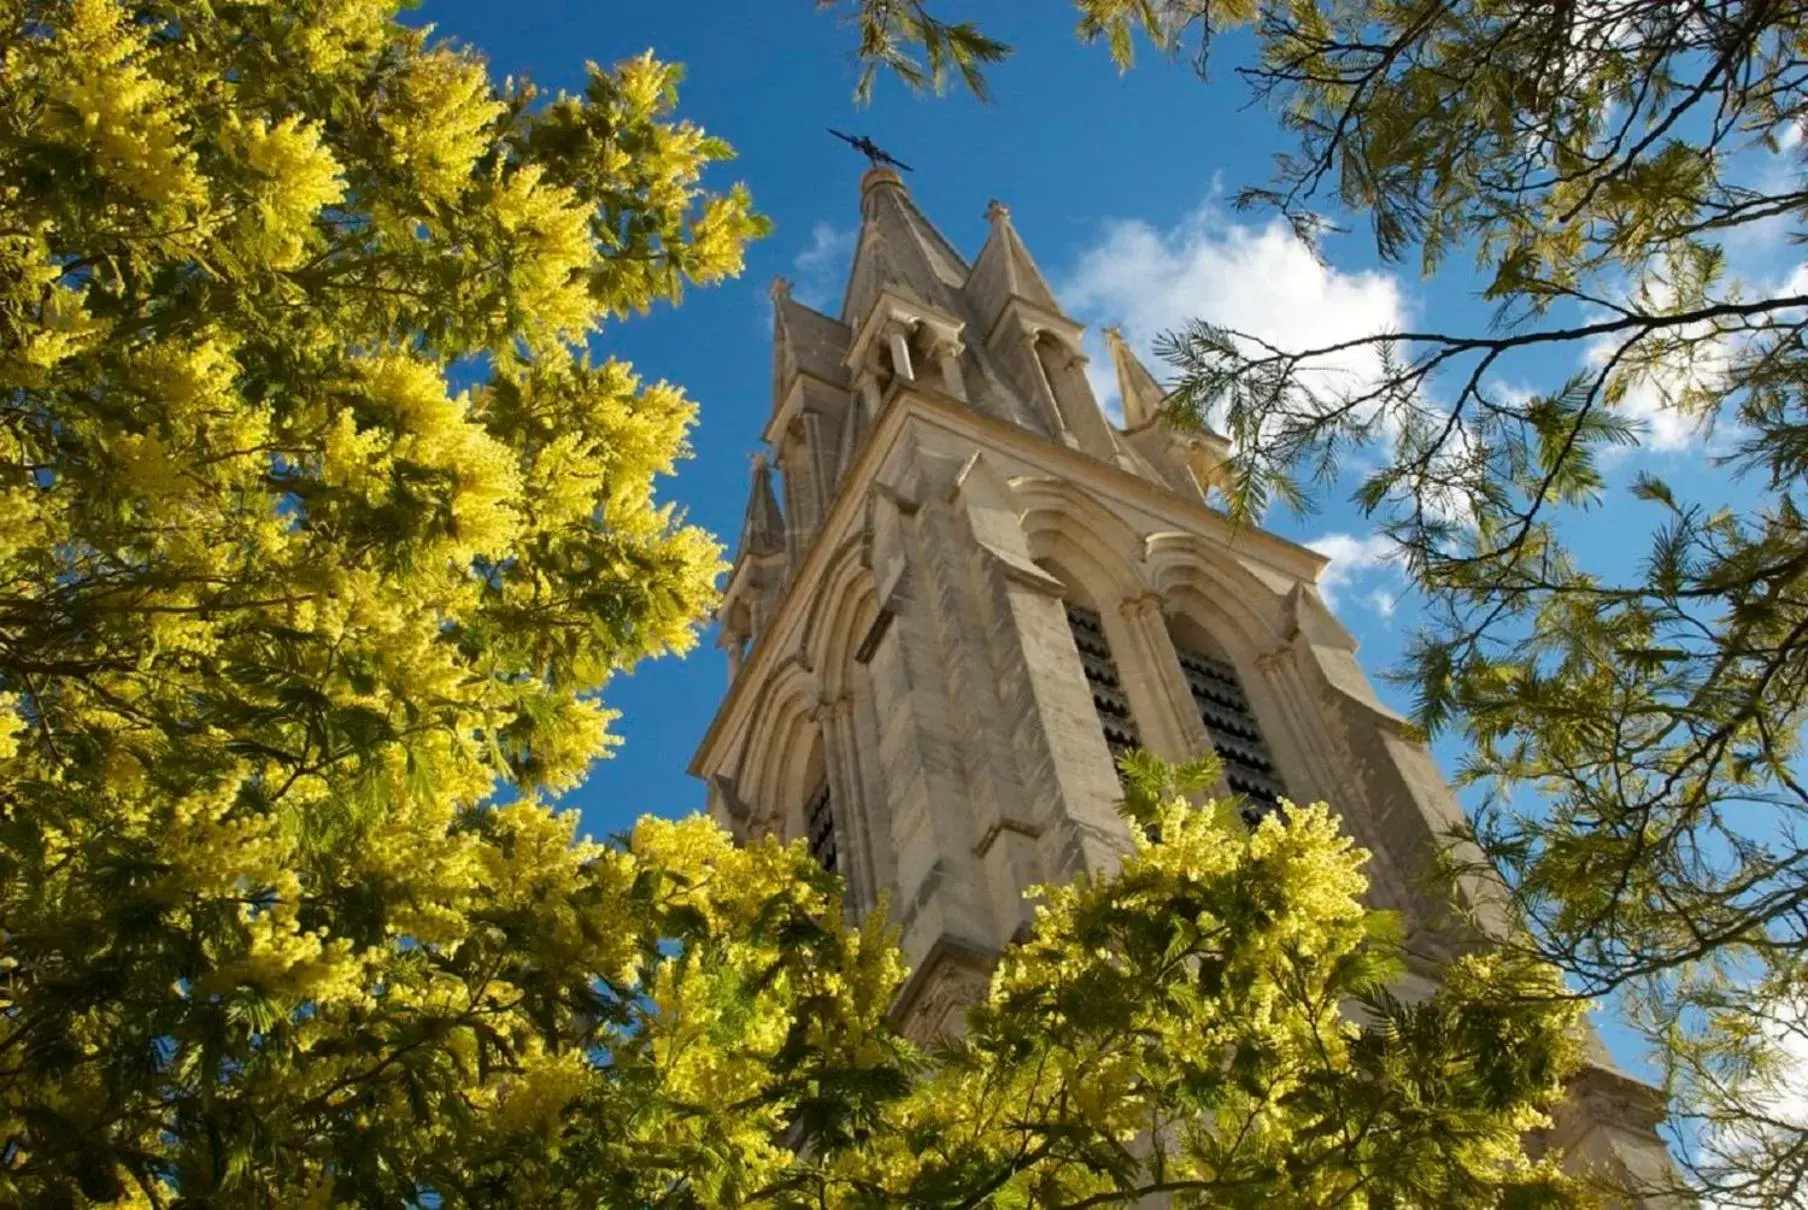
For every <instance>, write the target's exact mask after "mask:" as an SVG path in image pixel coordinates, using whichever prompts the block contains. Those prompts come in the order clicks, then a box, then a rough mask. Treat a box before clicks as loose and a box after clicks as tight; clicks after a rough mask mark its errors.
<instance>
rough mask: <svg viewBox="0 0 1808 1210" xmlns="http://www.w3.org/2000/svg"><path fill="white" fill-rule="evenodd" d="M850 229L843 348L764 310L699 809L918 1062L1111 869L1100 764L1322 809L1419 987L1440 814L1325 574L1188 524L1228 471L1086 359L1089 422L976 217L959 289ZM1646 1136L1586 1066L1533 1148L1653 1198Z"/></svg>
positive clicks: (1062, 321)
mask: <svg viewBox="0 0 1808 1210" xmlns="http://www.w3.org/2000/svg"><path fill="white" fill-rule="evenodd" d="M860 208H861V216H862V224H861V229H860V237H859V242H858V245H857V247H856V250H855V253H854V261H853V267H852V271H851V273H850V275H849V280H848V283H847V289H846V293H845V296H844V297H843V300H842V306H841V314H840V317H839V318H833V317H830V316H828V315H824V314H821V313H820V312H817V311H814V310H812V309H810V308H808V307H806V306H803V305H802V304H801V303H799V302H798V301H796V300H795V299H793V298H791V297H790V296H789V294H788V291H787V289H786V287H785V285H784V283H783V282H782V281H780V282H779V283H777V284H776V285H775V288H774V297H773V312H774V334H773V355H772V400H773V406H772V413H771V418H770V419H769V420H768V421H767V422H766V427H765V432H764V434H763V438H764V442H765V444H766V446H767V447H768V449H769V450H770V456H769V457H768V456H767V455H765V454H762V455H761V456H760V457H759V458H758V459H757V460H756V462H755V464H754V469H753V484H752V490H751V493H750V495H749V499H748V503H747V514H746V520H745V523H744V526H743V529H742V533H741V538H740V545H739V549H738V551H737V552H736V555H735V561H734V570H733V573H732V575H731V576H730V578H729V581H728V585H727V588H726V591H725V594H724V597H723V600H722V604H721V609H720V614H719V619H720V627H721V642H722V644H723V645H724V646H725V647H726V648H727V652H728V662H729V668H730V677H731V681H730V685H729V689H728V693H727V696H726V697H725V698H724V700H723V702H722V704H721V706H720V708H719V710H718V711H717V713H716V716H715V719H714V721H713V722H712V723H711V725H710V729H709V732H708V734H707V735H706V737H705V738H704V740H703V743H702V745H701V747H700V748H699V749H698V751H697V754H696V756H695V758H694V760H693V762H692V765H691V771H692V773H694V774H696V775H697V776H700V777H702V778H704V779H705V781H706V782H707V783H708V786H709V794H710V805H711V810H712V811H713V812H714V813H715V814H716V816H717V817H718V818H719V819H721V820H722V821H723V822H724V823H725V824H727V825H728V826H730V827H731V828H733V829H734V830H735V831H736V832H737V833H738V834H740V835H742V836H743V837H746V836H755V835H762V834H765V833H770V832H776V833H778V834H779V835H780V836H782V837H785V838H787V839H789V838H794V837H799V836H801V837H805V838H807V839H808V842H809V845H810V847H811V850H812V851H813V852H814V853H815V854H816V855H817V857H818V859H819V860H821V861H822V862H823V863H824V864H825V865H828V866H830V867H831V868H833V869H835V870H836V871H838V872H839V873H841V874H842V875H844V876H845V878H846V880H847V884H848V891H849V894H848V903H849V909H850V911H852V912H854V913H856V914H859V913H865V912H867V911H869V910H871V909H872V908H873V907H874V906H875V905H876V904H877V903H878V902H879V900H880V898H881V896H884V897H885V898H886V899H887V900H888V901H889V904H890V908H889V911H890V913H891V916H892V918H893V919H894V920H895V921H896V923H897V925H898V926H899V928H900V929H901V934H902V944H903V947H904V951H905V956H906V959H907V961H908V963H909V966H910V969H911V971H912V974H911V976H910V979H909V981H908V982H907V984H906V986H905V988H904V990H903V993H902V995H901V997H900V1001H899V1004H898V1006H897V1009H896V1013H897V1019H898V1020H899V1022H900V1024H901V1026H902V1027H903V1028H904V1029H905V1030H906V1032H908V1033H910V1034H911V1035H913V1036H916V1037H918V1038H927V1037H931V1036H933V1035H935V1034H937V1033H938V1032H940V1031H943V1030H946V1029H950V1028H958V1024H959V1011H960V1009H961V1007H962V1006H963V1005H964V1004H965V1003H967V1002H968V1001H970V1000H971V999H972V998H973V997H975V996H976V995H977V994H978V993H979V991H980V990H981V989H982V988H983V986H984V981H985V979H986V978H987V975H988V972H989V970H990V967H991V964H992V962H993V959H994V956H995V955H996V954H997V953H998V952H999V950H1000V949H1001V948H1002V947H1003V946H1005V945H1006V944H1008V943H1009V942H1010V941H1011V940H1012V939H1013V938H1014V937H1015V936H1017V935H1018V934H1019V933H1020V931H1021V930H1023V929H1024V928H1026V927H1027V925H1028V923H1029V921H1030V919H1031V916H1030V905H1029V904H1028V903H1026V901H1025V899H1024V889H1025V888H1026V887H1029V886H1032V885H1035V884H1037V883H1044V882H1050V881H1059V880H1065V879H1068V878H1070V877H1072V876H1073V875H1075V874H1077V873H1079V872H1081V871H1086V870H1097V869H1101V868H1108V867H1109V866H1110V865H1111V864H1112V862H1113V861H1114V859H1115V857H1116V855H1117V854H1119V853H1121V852H1122V851H1123V850H1124V848H1125V847H1126V846H1127V844H1128V837H1127V833H1126V830H1125V824H1124V822H1123V821H1122V819H1121V818H1120V817H1119V815H1118V814H1117V811H1116V809H1115V806H1114V804H1115V802H1116V800H1117V798H1118V797H1119V787H1118V781H1117V777H1116V772H1115V769H1114V766H1113V763H1112V758H1113V754H1114V753H1115V752H1118V751H1122V750H1124V749H1127V748H1131V747H1139V746H1140V747H1144V748H1147V749H1149V750H1150V751H1152V752H1154V753H1156V754H1157V755H1159V756H1162V757H1165V758H1167V759H1170V760H1179V759H1184V758H1187V757H1189V756H1194V755H1197V754H1199V753H1201V752H1204V751H1206V750H1207V749H1208V748H1215V749H1216V750H1217V752H1218V753H1219V755H1220V756H1221V757H1222V758H1223V765H1224V775H1225V780H1226V782H1227V783H1228V785H1227V787H1226V788H1227V789H1228V790H1232V791H1236V792H1238V793H1241V794H1243V795H1244V796H1245V798H1246V800H1247V801H1248V803H1249V804H1250V809H1251V810H1252V811H1260V810H1262V809H1265V808H1266V807H1267V806H1268V805H1270V804H1272V803H1273V801H1274V800H1275V799H1276V798H1277V797H1278V796H1280V795H1282V794H1285V795H1287V796H1288V797H1289V798H1292V799H1294V800H1297V801H1301V802H1309V801H1316V800H1320V799H1323V800H1325V801H1327V802H1329V803H1331V804H1333V805H1334V806H1335V807H1336V808H1337V809H1338V810H1339V811H1340V812H1341V814H1342V816H1343V819H1344V823H1345V827H1346V829H1347V830H1348V831H1349V832H1350V833H1351V834H1352V835H1354V837H1355V838H1356V840H1357V841H1358V842H1359V843H1360V844H1362V845H1363V846H1364V847H1365V848H1367V849H1368V850H1369V851H1370V852H1371V853H1372V854H1373V857H1372V859H1371V862H1370V864H1369V867H1368V873H1369V875H1370V878H1371V880H1372V890H1371V899H1372V901H1373V903H1374V905H1375V906H1377V907H1383V908H1389V909H1393V910H1395V911H1397V912H1399V913H1400V914H1401V916H1402V917H1403V920H1404V922H1405V924H1406V927H1407V931H1408V935H1409V938H1410V941H1409V951H1410V963H1411V971H1412V973H1411V974H1410V975H1409V982H1411V983H1413V984H1416V985H1417V986H1418V987H1419V988H1420V989H1423V988H1424V987H1427V986H1429V983H1430V981H1432V980H1435V979H1436V977H1437V971H1438V969H1439V966H1440V964H1441V963H1442V962H1444V961H1446V960H1447V959H1448V958H1449V957H1450V956H1451V955H1452V954H1453V953H1454V952H1455V949H1456V948H1457V947H1460V946H1462V945H1465V944H1473V940H1474V939H1473V936H1472V935H1468V934H1465V933H1464V931H1463V930H1462V929H1461V928H1460V927H1458V926H1457V925H1456V924H1455V923H1454V922H1453V921H1452V920H1451V919H1450V917H1449V914H1448V913H1447V912H1446V910H1445V909H1444V907H1443V906H1442V905H1443V903H1444V899H1443V897H1442V896H1441V895H1439V894H1436V893H1433V892H1430V891H1428V890H1427V889H1425V888H1426V885H1427V884H1426V881H1425V879H1423V878H1422V877H1421V876H1422V875H1423V874H1424V873H1425V872H1426V871H1427V870H1428V868H1429V866H1430V864H1431V860H1432V857H1433V855H1434V852H1435V850H1436V849H1437V847H1438V846H1439V844H1440V843H1441V839H1440V838H1441V837H1442V836H1443V835H1445V834H1446V833H1447V832H1448V831H1449V830H1450V828H1451V827H1452V825H1453V824H1455V823H1456V822H1457V821H1458V820H1459V819H1460V816H1459V814H1458V812H1459V808H1458V807H1457V805H1456V803H1455V801H1454V799H1453V798H1452V796H1451V794H1450V791H1449V790H1448V788H1447V787H1446V785H1445V783H1444V781H1443V779H1442V777H1441V776H1440V775H1439V773H1438V770H1437V768H1436V766H1435V765H1434V764H1433V762H1432V759H1431V757H1430V755H1429V753H1428V752H1427V751H1426V750H1425V748H1424V747H1423V746H1421V745H1420V744H1418V743H1417V742H1415V741H1414V740H1413V739H1412V738H1411V737H1410V735H1409V734H1408V731H1407V728H1406V727H1405V726H1404V723H1403V720H1402V719H1401V718H1400V717H1399V716H1398V715H1396V714H1394V713H1393V712H1392V711H1390V710H1389V709H1388V708H1387V707H1386V706H1384V705H1382V703H1381V702H1380V700H1379V699H1378V698H1377V697H1376V696H1375V693H1374V691H1373V690H1372V689H1371V688H1370V686H1369V683H1368V680H1367V679H1366V678H1365V677H1364V675H1363V673H1362V670H1361V668H1360V667H1359V666H1358V664H1357V662H1356V644H1355V642H1354V641H1353V640H1352V639H1351V637H1350V635H1349V633H1348V632H1347V631H1345V630H1344V628H1343V627H1342V626H1340V625H1339V624H1338V622H1337V619H1336V618H1334V617H1333V616H1332V615H1331V613H1330V612H1329V610H1327V609H1326V607H1325V604H1324V601H1323V600H1322V599H1321V597H1320V596H1319V593H1318V591H1317V589H1316V588H1315V587H1314V585H1315V583H1316V581H1317V579H1318V577H1319V575H1320V573H1321V572H1322V571H1323V570H1324V567H1325V559H1324V558H1323V557H1322V556H1320V555H1318V554H1316V553H1314V552H1313V551H1311V550H1308V549H1306V548H1304V547H1301V546H1298V545H1295V544H1294V543H1292V542H1289V541H1287V540H1285V539H1283V538H1280V537H1278V536H1276V535H1274V534H1270V533H1267V532H1263V531H1261V530H1250V529H1244V530H1241V531H1233V530H1232V528H1231V527H1230V525H1229V524H1228V523H1227V522H1226V519H1225V517H1224V516H1223V514H1221V513H1220V512H1219V511H1217V510H1216V509H1214V508H1212V507H1211V506H1210V505H1208V503H1207V496H1208V494H1209V493H1210V491H1211V489H1212V487H1213V484H1214V479H1215V476H1217V475H1218V473H1219V468H1220V466H1221V464H1222V461H1223V459H1224V457H1225V455H1226V453H1227V452H1228V451H1227V447H1226V445H1225V442H1224V441H1223V440H1222V439H1221V438H1219V437H1217V436H1215V435H1213V434H1211V433H1199V432H1183V431H1177V430H1175V429H1173V428H1171V427H1170V426H1169V425H1168V424H1167V423H1166V421H1165V420H1164V419H1163V417H1162V415H1161V409H1160V406H1159V405H1160V402H1161V397H1162V394H1163V392H1162V389H1161V387H1160V386H1159V385H1158V384H1157V383H1156V381H1155V379H1154V378H1153V376H1151V374H1150V373H1149V371H1148V370H1147V369H1146V368H1144V366H1143V365H1142V364H1141V363H1140V362H1139V361H1138V360H1137V358H1136V356H1135V354H1134V353H1132V352H1131V350H1130V349H1129V348H1128V347H1127V346H1126V345H1125V344H1124V342H1123V341H1121V340H1119V339H1117V338H1116V336H1115V334H1112V333H1107V337H1108V339H1109V346H1110V351H1111V358H1112V361H1113V363H1114V364H1113V367H1112V368H1113V369H1114V370H1115V373H1116V377H1117V384H1118V390H1119V394H1120V397H1121V399H1122V402H1123V413H1124V425H1123V427H1121V428H1120V427H1118V426H1116V425H1114V424H1112V423H1111V422H1110V421H1109V420H1108V419H1107V417H1106V415H1105V414H1104V412H1103V411H1102V410H1101V409H1100V407H1099V404H1098V401H1097V400H1096V399H1095V398H1094V396H1093V392H1092V389H1091V387H1090V385H1089V383H1088V379H1087V376H1086V373H1085V365H1086V358H1085V357H1084V356H1083V355H1082V353H1081V343H1080V338H1081V333H1082V328H1081V325H1080V324H1078V323H1076V322H1074V321H1073V320H1072V319H1070V318H1068V317H1067V316H1066V315H1065V314H1063V313H1062V311H1061V307H1060V304H1059V302H1058V301H1057V300H1056V299H1055V297H1054V294H1053V292H1052V291H1051V290H1050V289H1049V286H1048V283H1047V281H1046V280H1045V279H1044V278H1043V276H1042V273H1041V271H1040V270H1039V269H1038V268H1037V267H1036V263H1035V261H1034V260H1033V259H1032V258H1031V256H1030V254H1029V251H1028V250H1027V249H1026V248H1025V247H1024V245H1023V242H1022V241H1021V240H1020V239H1019V238H1018V235H1017V233H1016V231H1015V230H1014V229H1013V228H1012V226H1011V218H1010V212H1009V211H1008V210H1007V209H1006V208H1005V207H1004V206H1002V205H1000V204H998V203H997V202H994V203H992V205H991V207H990V208H989V209H988V211H987V219H988V221H989V224H990V234H989V236H988V238H987V240H986V243H985V246H984V247H983V248H982V249H981V250H980V253H979V256H978V258H977V259H976V260H974V261H973V262H972V263H970V264H969V263H968V261H967V260H966V259H965V258H964V257H963V256H962V255H961V254H960V252H959V251H957V250H956V249H955V248H954V247H953V246H952V245H951V244H949V243H948V241H947V240H946V239H944V238H943V237H942V236H941V234H940V233H939V232H937V230H936V229H935V227H934V226H933V225H931V224H930V222H929V221H928V220H927V219H926V218H924V216H923V215H922V213H921V212H919V211H918V209H917V208H916V206H915V205H914V204H913V202H912V201H911V199H910V196H909V194H908V193H907V192H906V191H905V189H904V186H903V184H902V182H901V181H900V179H899V178H898V176H897V175H896V174H895V173H893V172H891V171H890V170H888V169H884V168H875V169H873V170H872V171H869V172H868V173H867V174H866V176H865V177H864V179H863V180H862V181H861V186H860ZM1178 318H1180V317H1177V319H1178ZM775 471H776V472H777V475H776V483H775V475H774V472H775ZM1405 990H1406V992H1407V993H1408V994H1411V992H1412V990H1413V988H1412V987H1408V988H1407V989H1405ZM1597 1049H1598V1048H1597ZM1660 1114H1661V1104H1659V1103H1658V1101H1657V1099H1656V1098H1655V1094H1653V1092H1652V1091H1651V1090H1650V1089H1648V1088H1647V1087H1645V1086H1644V1085H1642V1084H1639V1083H1637V1082H1635V1081H1633V1080H1631V1079H1629V1078H1627V1077H1625V1076H1623V1075H1621V1074H1619V1073H1617V1072H1616V1071H1614V1070H1613V1069H1612V1067H1611V1066H1610V1065H1609V1064H1608V1063H1607V1061H1606V1059H1605V1055H1604V1054H1602V1055H1601V1059H1600V1062H1599V1063H1598V1064H1597V1065H1596V1066H1594V1067H1591V1068H1590V1069H1589V1070H1588V1071H1587V1072H1586V1073H1585V1074H1584V1076H1583V1077H1582V1078H1580V1079H1579V1080H1578V1082H1577V1087H1576V1095H1575V1098H1574V1101H1573V1104H1572V1106H1571V1112H1569V1113H1568V1114H1566V1115H1565V1120H1564V1121H1562V1122H1560V1123H1559V1126H1558V1129H1557V1131H1556V1132H1555V1133H1556V1135H1557V1139H1556V1141H1557V1142H1559V1143H1560V1144H1561V1145H1562V1146H1564V1147H1565V1148H1566V1149H1567V1150H1569V1151H1570V1152H1572V1153H1574V1154H1580V1155H1583V1156H1585V1157H1587V1158H1589V1159H1591V1160H1593V1161H1597V1162H1607V1163H1611V1164H1614V1165H1616V1166H1624V1167H1625V1168H1629V1169H1631V1170H1632V1171H1633V1172H1634V1173H1635V1174H1642V1175H1655V1174H1656V1172H1657V1171H1658V1169H1657V1167H1656V1166H1658V1165H1661V1164H1663V1162H1664V1160H1663V1151H1662V1147H1661V1145H1660V1144H1659V1143H1658V1141H1657V1138H1656V1136H1655V1135H1654V1134H1653V1132H1652V1124H1653V1123H1654V1122H1655V1121H1656V1120H1657V1119H1658V1117H1659V1116H1660Z"/></svg>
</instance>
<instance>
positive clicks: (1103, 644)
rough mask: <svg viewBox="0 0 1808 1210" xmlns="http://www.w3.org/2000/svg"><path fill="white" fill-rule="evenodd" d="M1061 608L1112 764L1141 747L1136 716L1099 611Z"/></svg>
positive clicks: (1066, 603)
mask: <svg viewBox="0 0 1808 1210" xmlns="http://www.w3.org/2000/svg"><path fill="white" fill-rule="evenodd" d="M1062 604H1063V605H1064V606H1065V607H1066V609H1067V626H1068V629H1069V630H1071V631H1073V639H1074V646H1075V647H1078V648H1079V649H1080V666H1081V667H1082V668H1083V669H1085V672H1086V685H1087V688H1089V689H1091V690H1092V707H1093V709H1094V710H1096V711H1097V712H1098V716H1099V726H1100V728H1101V729H1103V730H1104V732H1105V746H1106V747H1107V748H1109V749H1111V758H1112V760H1113V761H1114V762H1115V761H1116V760H1117V758H1118V757H1120V756H1122V755H1124V753H1126V752H1130V751H1133V750H1135V749H1137V748H1140V747H1142V736H1141V734H1140V733H1139V732H1138V731H1137V729H1136V716H1135V715H1134V714H1132V713H1131V712H1130V698H1129V696H1128V695H1127V694H1125V692H1124V682H1123V680H1122V678H1121V677H1119V675H1118V671H1117V661H1116V660H1114V659H1113V658H1112V656H1111V644H1110V643H1109V642H1107V641H1106V638H1105V626H1104V623H1103V622H1102V621H1101V620H1100V618H1099V614H1098V611H1097V610H1095V609H1088V608H1087V607H1086V606H1084V605H1079V604H1076V603H1074V602H1073V601H1063V602H1062Z"/></svg>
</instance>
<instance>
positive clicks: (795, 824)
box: [789, 731, 842, 873]
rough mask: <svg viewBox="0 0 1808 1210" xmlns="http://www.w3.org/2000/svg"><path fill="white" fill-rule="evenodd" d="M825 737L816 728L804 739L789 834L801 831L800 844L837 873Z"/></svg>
mask: <svg viewBox="0 0 1808 1210" xmlns="http://www.w3.org/2000/svg"><path fill="white" fill-rule="evenodd" d="M825 738H826V737H824V736H823V734H822V733H821V732H820V731H815V732H814V733H813V734H811V735H810V736H809V739H808V741H807V742H808V744H809V748H808V753H807V755H806V756H805V758H804V763H803V776H802V778H800V779H799V781H798V782H796V783H793V784H794V785H797V786H800V787H801V789H800V790H798V791H794V793H798V795H799V798H801V800H802V801H801V802H799V800H798V799H792V801H793V802H798V806H797V808H796V811H797V814H796V815H794V816H792V817H791V818H792V823H791V828H792V829H794V830H792V831H790V832H789V835H791V836H797V835H799V834H801V835H802V836H803V838H804V845H805V847H807V848H808V849H809V851H810V856H812V857H814V858H815V859H816V861H817V864H819V865H821V866H822V868H823V869H825V870H828V871H829V872H830V873H837V872H838V871H839V869H840V866H841V862H842V852H841V838H840V836H839V835H837V833H836V829H835V805H836V804H835V800H834V796H833V794H832V793H831V792H830V790H829V770H828V753H827V751H826V749H825V748H824V743H825Z"/></svg>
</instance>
